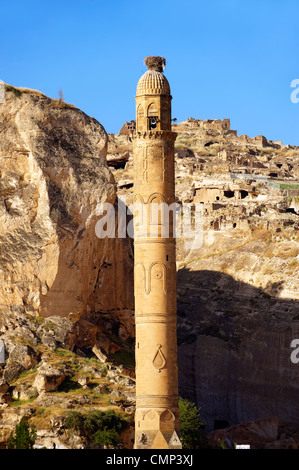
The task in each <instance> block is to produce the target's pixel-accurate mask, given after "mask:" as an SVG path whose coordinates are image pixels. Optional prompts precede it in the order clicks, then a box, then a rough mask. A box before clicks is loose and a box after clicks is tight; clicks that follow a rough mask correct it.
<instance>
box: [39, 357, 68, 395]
mask: <svg viewBox="0 0 299 470" xmlns="http://www.w3.org/2000/svg"><path fill="white" fill-rule="evenodd" d="M68 375H69V372H68V371H67V370H66V369H65V368H57V367H53V366H50V365H48V366H47V365H45V364H43V365H42V366H41V367H40V368H39V369H38V373H37V375H36V377H35V380H34V382H33V387H34V388H36V390H37V391H38V392H39V393H40V392H51V391H53V390H57V388H58V387H59V385H60V384H61V383H62V382H63V381H64V380H65V379H66V377H67V376H68Z"/></svg>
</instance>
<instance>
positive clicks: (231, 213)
mask: <svg viewBox="0 0 299 470" xmlns="http://www.w3.org/2000/svg"><path fill="white" fill-rule="evenodd" d="M173 130H175V131H176V132H177V134H178V135H177V140H176V155H175V157H176V195H177V202H178V203H179V204H181V205H183V204H185V205H187V204H189V205H190V207H191V210H192V209H193V210H194V209H195V207H196V206H197V207H198V206H199V207H201V210H202V224H203V233H202V240H201V242H202V243H201V246H200V247H197V248H195V249H192V247H191V248H190V247H188V246H187V245H186V243H185V242H186V239H184V238H179V239H177V261H178V313H179V323H178V342H179V383H180V393H181V395H183V396H185V397H187V398H189V399H191V400H194V401H195V402H196V403H197V404H198V405H199V406H201V414H202V417H203V419H204V420H205V421H206V423H207V428H208V429H210V430H212V429H214V428H218V427H225V426H231V425H236V424H238V423H242V422H245V421H248V420H256V419H262V418H268V417H277V419H280V420H281V421H282V422H290V423H294V424H295V425H298V421H299V408H298V403H297V398H296V397H297V396H298V391H299V365H298V364H293V363H292V362H291V360H290V355H291V352H292V349H291V347H290V344H291V341H292V339H294V338H299V291H298V285H299V232H298V228H299V208H298V203H299V202H298V201H299V147H291V146H288V145H286V146H283V145H282V144H281V142H272V141H269V140H267V139H266V138H265V137H264V136H257V137H254V138H249V137H248V136H246V135H242V136H238V134H237V131H235V130H231V129H230V121H229V120H228V119H224V120H223V121H220V120H208V121H202V120H199V119H198V120H197V119H189V120H187V121H185V122H182V123H178V124H174V125H173ZM133 131H134V122H131V123H126V124H125V125H124V126H123V128H122V129H121V131H120V133H119V134H118V135H110V136H109V145H108V157H107V160H108V165H109V166H110V167H111V170H112V171H113V174H114V177H115V180H116V182H117V185H118V194H119V195H120V196H121V197H123V198H126V201H127V202H128V203H130V202H131V200H132V184H133V181H132V165H133V157H132V143H131V140H132V132H133Z"/></svg>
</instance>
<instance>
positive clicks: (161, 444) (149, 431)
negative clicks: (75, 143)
mask: <svg viewBox="0 0 299 470" xmlns="http://www.w3.org/2000/svg"><path fill="white" fill-rule="evenodd" d="M178 427H179V426H178V423H177V420H176V418H175V415H174V413H173V412H171V411H170V410H169V409H165V408H164V409H162V408H160V409H159V408H156V409H148V408H147V409H138V411H137V412H136V415H135V445H134V449H181V448H182V444H181V441H180V439H179V436H178V433H177V429H178Z"/></svg>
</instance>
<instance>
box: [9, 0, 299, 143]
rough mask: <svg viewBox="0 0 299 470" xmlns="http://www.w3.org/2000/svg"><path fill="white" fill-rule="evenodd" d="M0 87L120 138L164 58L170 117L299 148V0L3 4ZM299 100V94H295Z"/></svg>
mask: <svg viewBox="0 0 299 470" xmlns="http://www.w3.org/2000/svg"><path fill="white" fill-rule="evenodd" d="M0 18H1V23H0V44H1V49H0V50H1V53H0V79H2V80H3V81H4V82H6V83H9V84H11V85H14V86H23V87H28V88H33V89H38V90H40V91H42V92H43V93H45V94H47V95H49V96H51V97H52V98H57V97H58V90H59V89H60V88H62V90H63V92H64V97H65V100H66V101H67V102H69V103H72V104H74V105H75V106H77V107H79V108H80V109H82V110H83V111H84V112H86V113H87V114H88V115H90V116H93V117H94V118H96V119H97V120H98V121H100V122H101V123H102V124H103V125H104V127H105V129H106V130H107V132H114V133H117V132H118V131H119V130H120V128H121V126H122V124H123V123H124V122H125V121H130V120H131V119H134V118H135V100H134V96H135V91H136V84H137V81H138V79H139V77H140V76H141V75H142V74H143V73H144V72H145V71H146V67H145V66H144V64H143V59H144V57H146V56H147V55H162V56H164V57H165V58H166V62H167V63H166V69H165V75H166V76H167V78H168V80H169V82H170V85H171V91H172V95H173V117H176V118H177V120H178V121H183V120H185V119H187V118H189V117H193V118H197V119H213V118H216V119H223V118H230V119H231V127H232V129H237V130H238V134H239V135H241V134H247V135H249V136H250V137H253V136H255V135H259V134H262V135H264V136H266V137H267V138H268V139H271V140H282V142H283V143H284V144H291V145H299V119H298V118H299V102H298V103H297V104H295V103H292V102H291V99H290V96H291V92H292V91H293V89H292V88H291V86H290V84H291V81H292V80H294V79H299V27H298V18H299V2H298V0H284V1H282V0H250V1H247V0H246V1H245V0H225V1H224V0H209V1H207V0H206V1H202V0H197V1H196V0H190V1H188V0H187V1H186V0H185V1H184V0H180V1H177V0H159V1H154V0H153V1H151V0H147V1H144V0H126V1H124V0H115V1H112V0H110V1H109V0H84V1H83V0H81V1H78V0H60V1H57V0H51V1H47V0H46V1H42V2H41V1H33V0H29V1H20V0H16V1H13V2H5V3H4V2H3V1H0ZM298 97H299V93H298Z"/></svg>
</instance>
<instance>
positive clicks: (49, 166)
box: [0, 89, 133, 348]
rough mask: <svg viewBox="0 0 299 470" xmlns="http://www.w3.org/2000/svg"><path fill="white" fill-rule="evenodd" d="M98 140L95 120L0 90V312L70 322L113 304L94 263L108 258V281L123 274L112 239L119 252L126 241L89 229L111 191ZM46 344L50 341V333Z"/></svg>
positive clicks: (101, 136)
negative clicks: (2, 98)
mask: <svg viewBox="0 0 299 470" xmlns="http://www.w3.org/2000/svg"><path fill="white" fill-rule="evenodd" d="M107 140H108V138H107V134H106V132H105V129H104V128H103V126H102V125H101V124H100V123H98V122H97V121H96V120H95V119H93V118H90V117H88V116H87V115H86V114H84V113H83V112H82V111H80V110H79V109H77V108H75V107H74V106H71V105H67V104H63V105H61V103H59V102H57V100H51V99H50V98H48V97H46V96H45V95H43V94H42V93H39V92H34V91H30V90H24V89H21V90H18V91H17V92H12V91H8V90H7V91H6V98H5V102H4V103H2V104H1V107H0V168H1V171H0V225H1V234H0V253H1V255H0V266H1V270H0V305H1V313H2V314H3V315H4V314H5V315H9V314H12V309H13V310H14V311H19V312H21V313H23V312H24V313H26V312H27V313H30V314H33V315H41V316H44V317H49V316H58V317H69V318H70V319H72V320H73V321H78V319H79V318H80V316H82V315H87V316H88V315H94V313H95V312H99V311H101V310H102V311H103V310H104V311H110V310H111V311H112V312H113V309H114V308H118V307H119V306H120V303H119V302H118V300H117V298H118V295H119V294H118V292H117V289H116V284H115V282H112V283H111V282H110V289H111V291H110V293H109V294H108V292H107V288H106V286H105V287H104V285H103V282H104V281H106V279H107V275H106V274H105V275H104V273H103V272H102V269H103V268H102V267H103V265H105V263H106V262H108V264H109V269H108V270H107V272H108V271H109V275H108V277H109V279H110V280H111V279H116V278H117V276H119V274H120V275H121V276H122V272H123V267H122V266H120V265H119V264H118V263H117V262H115V261H114V252H115V251H117V250H115V245H116V243H118V245H120V246H121V245H123V249H124V250H125V251H127V247H126V246H127V241H124V240H119V241H118V242H117V241H116V240H115V239H113V240H109V239H106V240H102V239H99V238H98V237H97V236H96V235H95V226H96V223H97V221H98V219H99V217H98V215H97V207H98V205H99V204H100V203H102V202H109V203H112V204H113V203H114V201H115V196H116V187H115V183H114V178H113V175H112V173H111V172H110V170H109V168H108V166H107V162H106V151H107ZM112 259H113V263H112ZM24 260H26V262H25V263H24ZM101 292H104V295H101ZM112 292H113V295H112V296H111V293H112ZM128 292H129V290H128ZM120 294H121V293H120ZM121 295H122V294H121ZM113 298H114V301H113V302H111V300H112V299H113ZM97 299H101V301H100V305H99V301H98V300H97ZM108 299H109V302H108ZM127 299H129V303H130V305H129V304H128V303H127V301H126V299H124V302H123V307H125V308H131V307H132V306H133V296H132V293H130V296H127ZM123 307H122V308H123ZM119 312H120V316H121V311H119ZM116 316H117V314H116ZM96 321H97V320H96ZM132 325H133V324H132ZM131 328H132V327H131ZM45 341H48V343H49V345H50V344H52V343H53V341H52V340H51V338H50V336H49V335H48V336H47V337H46V338H45ZM68 341H70V342H72V341H73V340H72V339H71V338H68ZM52 346H53V348H54V347H55V344H54V343H53V344H52Z"/></svg>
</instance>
